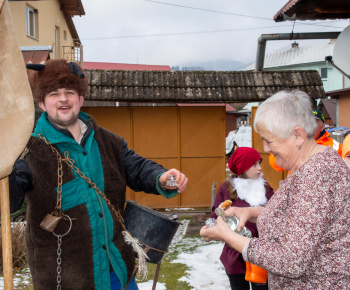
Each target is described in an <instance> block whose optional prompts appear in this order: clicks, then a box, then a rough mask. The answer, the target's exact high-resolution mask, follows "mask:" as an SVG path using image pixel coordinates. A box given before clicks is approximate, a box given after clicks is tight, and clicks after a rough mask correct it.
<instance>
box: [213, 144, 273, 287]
mask: <svg viewBox="0 0 350 290" xmlns="http://www.w3.org/2000/svg"><path fill="white" fill-rule="evenodd" d="M261 161H262V158H261V156H260V154H259V152H258V151H256V150H255V149H253V148H250V147H239V148H238V149H236V150H235V151H234V152H233V154H232V156H231V157H230V159H229V161H228V167H229V169H230V170H231V172H232V175H231V176H230V177H228V178H227V179H226V181H224V182H223V183H222V184H221V185H220V188H219V190H218V192H217V195H216V198H215V202H214V205H213V207H212V214H211V217H212V218H215V219H216V218H217V216H216V214H215V209H216V208H217V207H218V206H219V205H220V204H221V203H222V202H224V201H225V200H228V199H229V200H231V201H232V205H231V206H235V207H250V206H264V205H265V204H266V203H267V201H268V200H269V199H270V198H271V196H272V195H273V190H272V188H271V187H270V185H269V184H268V183H267V181H266V180H265V179H264V178H263V174H262V172H261V166H260V163H261ZM245 226H246V227H247V228H248V229H249V230H250V231H251V232H252V235H253V237H258V230H257V227H256V224H255V223H253V222H249V221H248V222H247V223H246V225H245ZM220 260H221V262H222V264H223V265H224V267H225V270H226V273H227V276H228V277H229V279H230V284H231V289H247V290H248V289H250V285H249V282H248V281H246V280H245V273H246V262H245V261H244V260H243V257H242V254H240V253H239V252H237V251H236V250H234V249H232V248H231V247H229V246H228V245H227V244H225V246H224V249H223V251H222V254H221V257H220ZM251 284H252V289H253V290H254V289H268V286H267V283H265V284H255V283H251Z"/></svg>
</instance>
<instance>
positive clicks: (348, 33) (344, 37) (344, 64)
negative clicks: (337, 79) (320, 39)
mask: <svg viewBox="0 0 350 290" xmlns="http://www.w3.org/2000/svg"><path fill="white" fill-rule="evenodd" d="M349 50H350V25H349V26H348V27H346V28H345V29H344V30H343V31H342V32H341V33H340V34H339V36H338V38H337V40H336V42H335V44H334V51H333V61H334V64H335V65H336V66H338V67H339V68H340V69H341V70H342V71H344V72H345V73H346V74H347V75H350V54H349Z"/></svg>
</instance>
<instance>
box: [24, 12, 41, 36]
mask: <svg viewBox="0 0 350 290" xmlns="http://www.w3.org/2000/svg"><path fill="white" fill-rule="evenodd" d="M37 12H38V11H37V10H36V9H32V8H30V7H26V14H27V35H28V36H31V37H33V38H37V35H36V17H37Z"/></svg>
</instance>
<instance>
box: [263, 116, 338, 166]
mask: <svg viewBox="0 0 350 290" xmlns="http://www.w3.org/2000/svg"><path fill="white" fill-rule="evenodd" d="M312 112H313V113H314V115H315V120H316V131H315V140H316V143H317V144H319V145H324V146H330V147H333V149H334V150H336V151H337V152H338V154H339V155H340V156H342V144H341V143H339V142H337V141H336V140H333V139H332V138H331V137H329V136H330V135H331V134H330V133H329V132H327V131H326V129H325V125H324V120H325V118H324V115H323V113H322V111H320V110H313V111H312ZM269 164H270V166H271V167H272V168H273V169H275V170H276V171H283V170H284V169H283V168H281V167H279V166H278V165H277V164H276V158H275V156H273V155H272V154H270V156H269Z"/></svg>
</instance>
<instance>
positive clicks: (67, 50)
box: [63, 42, 84, 67]
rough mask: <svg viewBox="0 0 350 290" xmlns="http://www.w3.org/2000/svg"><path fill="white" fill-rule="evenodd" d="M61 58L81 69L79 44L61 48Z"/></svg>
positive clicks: (80, 46)
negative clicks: (74, 63) (75, 63)
mask: <svg viewBox="0 0 350 290" xmlns="http://www.w3.org/2000/svg"><path fill="white" fill-rule="evenodd" d="M63 58H64V59H66V60H67V61H74V62H77V63H79V65H80V66H81V67H83V63H84V60H83V46H82V44H81V43H79V42H73V43H72V45H70V46H63Z"/></svg>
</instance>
